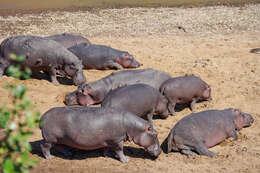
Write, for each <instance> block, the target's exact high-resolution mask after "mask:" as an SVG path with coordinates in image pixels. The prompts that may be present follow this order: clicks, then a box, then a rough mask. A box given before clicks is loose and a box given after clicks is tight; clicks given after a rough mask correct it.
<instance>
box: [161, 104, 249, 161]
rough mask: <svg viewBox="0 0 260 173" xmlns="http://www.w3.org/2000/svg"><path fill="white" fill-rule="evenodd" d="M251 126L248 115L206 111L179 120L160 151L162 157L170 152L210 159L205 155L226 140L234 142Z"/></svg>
mask: <svg viewBox="0 0 260 173" xmlns="http://www.w3.org/2000/svg"><path fill="white" fill-rule="evenodd" d="M253 122H254V119H253V117H252V116H251V115H249V114H245V113H243V112H241V111H240V110H238V109H232V108H229V109H224V110H207V111H203V112H199V113H193V114H190V115H188V116H186V117H184V118H182V119H181V120H180V121H179V122H178V123H177V124H176V125H175V126H174V127H173V129H172V130H171V132H170V133H169V135H168V138H167V139H166V140H165V141H164V142H163V144H162V147H163V149H164V151H165V152H166V153H169V152H170V151H171V150H173V151H180V152H181V153H183V154H186V155H191V154H194V152H196V153H198V154H200V155H206V156H209V157H213V156H215V155H216V154H215V153H213V152H211V151H209V150H208V148H211V147H213V146H215V145H217V144H218V143H220V142H222V141H224V140H225V139H226V138H229V137H232V138H233V139H234V140H236V139H237V131H238V130H241V129H242V128H243V127H249V126H251V124H252V123H253Z"/></svg>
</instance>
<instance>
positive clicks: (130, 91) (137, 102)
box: [101, 84, 168, 124]
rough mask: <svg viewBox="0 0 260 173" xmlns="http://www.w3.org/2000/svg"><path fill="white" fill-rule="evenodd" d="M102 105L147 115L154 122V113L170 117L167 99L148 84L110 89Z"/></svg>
mask: <svg viewBox="0 0 260 173" xmlns="http://www.w3.org/2000/svg"><path fill="white" fill-rule="evenodd" d="M101 106H102V107H114V108H117V109H123V110H126V111H128V112H132V113H133V114H136V115H138V116H140V117H143V116H146V117H147V119H148V121H149V122H150V123H151V124H153V122H152V118H153V114H154V113H156V114H158V115H160V116H161V117H162V118H167V117H168V108H167V99H166V98H164V96H162V95H161V94H160V92H159V91H158V89H155V88H153V87H151V86H149V85H146V84H134V85H129V86H123V87H120V88H117V89H115V90H112V91H110V92H109V93H108V94H107V95H106V97H105V98H104V100H103V101H102V103H101Z"/></svg>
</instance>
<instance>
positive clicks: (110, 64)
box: [104, 61, 123, 70]
mask: <svg viewBox="0 0 260 173" xmlns="http://www.w3.org/2000/svg"><path fill="white" fill-rule="evenodd" d="M104 67H105V69H116V70H121V69H123V66H121V65H120V64H118V63H117V62H114V61H108V62H106V63H104Z"/></svg>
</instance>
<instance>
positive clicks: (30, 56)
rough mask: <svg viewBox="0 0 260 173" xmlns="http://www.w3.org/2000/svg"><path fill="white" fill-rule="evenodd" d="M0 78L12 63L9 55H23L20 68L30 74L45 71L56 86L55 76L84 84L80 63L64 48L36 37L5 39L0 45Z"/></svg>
mask: <svg viewBox="0 0 260 173" xmlns="http://www.w3.org/2000/svg"><path fill="white" fill-rule="evenodd" d="M0 53H1V55H0V56H2V58H1V59H0V78H1V77H2V75H3V73H4V72H5V70H6V69H7V68H8V66H9V65H10V64H12V63H14V62H13V61H12V59H11V58H10V57H9V56H10V54H11V53H14V54H16V55H25V56H26V59H25V61H24V62H22V66H24V67H29V68H30V69H31V70H32V72H39V71H46V72H48V73H49V75H50V76H51V81H52V82H53V83H54V84H58V81H57V79H56V75H57V74H58V75H61V76H64V77H70V78H72V80H73V83H74V84H75V85H81V84H84V83H85V82H86V78H85V76H84V75H83V71H82V62H81V61H80V60H79V59H78V58H77V57H76V56H75V55H73V54H72V53H71V52H70V51H68V50H67V49H66V48H64V47H63V46H61V45H60V44H58V43H57V42H55V41H53V40H47V39H44V38H41V37H37V36H31V35H27V36H15V37H9V38H7V39H5V40H4V41H3V42H2V43H1V45H0Z"/></svg>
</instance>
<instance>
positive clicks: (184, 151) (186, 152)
mask: <svg viewBox="0 0 260 173" xmlns="http://www.w3.org/2000/svg"><path fill="white" fill-rule="evenodd" d="M181 153H182V154H185V155H195V154H196V153H194V152H193V151H191V150H189V149H183V150H181Z"/></svg>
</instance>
